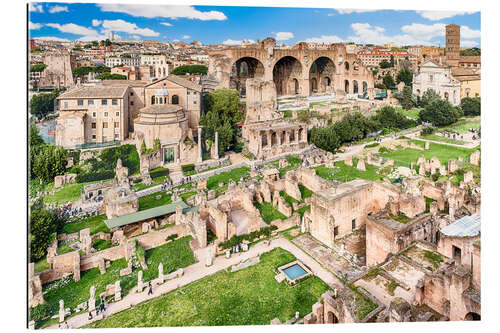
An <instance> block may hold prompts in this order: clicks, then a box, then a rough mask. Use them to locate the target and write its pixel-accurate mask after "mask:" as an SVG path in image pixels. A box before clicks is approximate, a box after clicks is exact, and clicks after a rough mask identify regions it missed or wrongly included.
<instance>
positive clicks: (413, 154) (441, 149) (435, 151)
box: [367, 142, 474, 167]
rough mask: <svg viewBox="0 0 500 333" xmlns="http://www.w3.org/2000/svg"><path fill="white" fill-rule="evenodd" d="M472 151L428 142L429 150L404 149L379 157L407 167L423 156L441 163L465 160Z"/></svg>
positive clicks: (382, 154)
mask: <svg viewBox="0 0 500 333" xmlns="http://www.w3.org/2000/svg"><path fill="white" fill-rule="evenodd" d="M473 151H474V149H468V148H462V147H453V146H447V145H442V144H438V143H434V142H430V145H429V150H418V149H412V148H406V149H405V150H395V151H390V152H387V153H381V154H379V155H380V156H382V157H383V158H384V159H393V160H394V164H396V165H402V166H406V167H409V165H410V163H416V162H417V159H418V158H419V157H420V156H425V158H426V159H427V160H430V159H431V158H433V157H437V158H438V159H439V160H440V161H441V163H448V160H449V159H451V158H454V159H457V158H458V157H463V158H464V159H465V160H467V159H468V157H469V155H470V154H472V152H473ZM367 167H368V166H367Z"/></svg>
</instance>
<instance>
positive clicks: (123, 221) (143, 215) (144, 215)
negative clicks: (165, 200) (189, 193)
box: [104, 200, 190, 229]
mask: <svg viewBox="0 0 500 333" xmlns="http://www.w3.org/2000/svg"><path fill="white" fill-rule="evenodd" d="M177 206H181V207H182V211H183V212H186V211H187V210H189V209H190V207H189V206H188V205H187V204H186V203H185V202H184V201H182V200H179V201H175V202H172V203H169V204H167V205H163V206H159V207H154V208H150V209H146V210H142V211H139V212H135V213H132V214H127V215H122V216H118V217H115V218H112V219H110V220H104V224H106V226H107V227H108V228H109V229H112V228H116V227H122V226H124V225H128V224H131V223H136V222H140V221H144V220H148V219H152V218H155V217H158V216H162V215H166V214H170V213H173V212H175V209H176V207H177Z"/></svg>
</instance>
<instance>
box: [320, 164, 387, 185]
mask: <svg viewBox="0 0 500 333" xmlns="http://www.w3.org/2000/svg"><path fill="white" fill-rule="evenodd" d="M356 162H357V160H356V159H353V166H349V165H347V164H345V163H344V161H339V162H335V168H334V169H332V168H327V167H326V166H324V165H320V166H318V167H316V168H314V169H315V170H316V174H317V175H318V176H320V177H322V178H324V179H326V180H337V181H341V182H348V181H351V180H353V179H356V178H362V179H368V180H374V181H375V180H379V179H382V178H383V175H380V174H378V173H377V170H378V168H377V167H374V166H372V165H368V164H367V163H365V167H366V171H360V170H358V169H356Z"/></svg>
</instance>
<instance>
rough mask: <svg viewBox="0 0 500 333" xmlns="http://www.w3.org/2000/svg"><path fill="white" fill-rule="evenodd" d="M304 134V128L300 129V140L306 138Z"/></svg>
mask: <svg viewBox="0 0 500 333" xmlns="http://www.w3.org/2000/svg"><path fill="white" fill-rule="evenodd" d="M303 135H304V130H303V129H302V128H301V129H299V137H298V141H299V142H300V141H302V140H304V138H303V137H302V136H303Z"/></svg>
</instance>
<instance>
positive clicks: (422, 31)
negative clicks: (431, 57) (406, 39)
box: [401, 23, 446, 40]
mask: <svg viewBox="0 0 500 333" xmlns="http://www.w3.org/2000/svg"><path fill="white" fill-rule="evenodd" d="M401 31H403V32H404V33H407V34H409V35H411V36H413V37H415V38H418V39H423V40H431V39H432V38H434V37H437V36H444V35H445V33H446V26H445V25H444V24H443V23H435V24H433V25H427V24H421V23H412V24H409V25H404V26H402V27H401Z"/></svg>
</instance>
